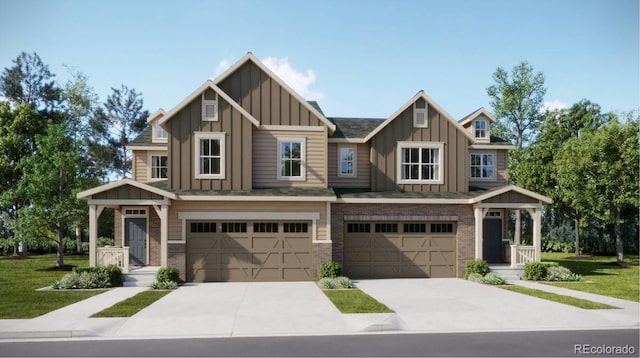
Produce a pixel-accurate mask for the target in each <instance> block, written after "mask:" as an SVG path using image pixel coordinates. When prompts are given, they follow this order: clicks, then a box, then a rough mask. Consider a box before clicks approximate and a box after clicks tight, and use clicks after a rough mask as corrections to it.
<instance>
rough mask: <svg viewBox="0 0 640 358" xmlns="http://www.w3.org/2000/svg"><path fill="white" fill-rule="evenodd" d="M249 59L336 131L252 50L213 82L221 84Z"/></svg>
mask: <svg viewBox="0 0 640 358" xmlns="http://www.w3.org/2000/svg"><path fill="white" fill-rule="evenodd" d="M249 61H250V62H252V63H253V64H255V65H256V66H258V68H259V69H260V70H262V71H263V72H264V73H266V74H267V75H268V76H269V77H271V78H272V79H273V80H274V81H276V83H278V84H279V85H280V86H281V87H282V88H284V89H285V90H286V91H287V92H289V93H290V94H291V95H292V96H293V97H294V98H295V99H296V100H298V101H299V102H300V103H301V104H302V105H303V106H304V107H305V108H306V109H308V110H309V111H311V112H312V113H313V114H314V115H316V116H317V117H318V118H320V120H321V121H322V123H324V124H325V125H326V126H327V128H328V129H329V134H333V132H335V130H336V126H335V125H334V124H333V123H331V121H329V120H328V119H327V117H325V116H324V113H322V112H321V111H319V110H318V108H316V106H314V105H312V104H311V103H309V102H307V101H306V100H305V99H304V98H302V97H301V96H300V95H299V94H298V93H297V92H296V91H294V90H293V89H292V88H291V87H289V85H287V84H286V83H285V82H284V81H283V80H282V79H281V78H280V77H278V76H277V75H276V74H275V73H273V72H272V71H271V70H270V69H269V68H268V67H267V66H265V65H264V64H263V63H262V62H260V60H258V59H257V58H256V57H255V56H254V55H253V54H252V53H251V52H248V53H247V54H246V55H244V56H243V57H242V58H241V59H240V60H238V61H237V62H236V63H234V64H233V65H232V66H231V67H229V68H228V69H227V70H226V71H224V72H223V73H221V74H220V75H219V76H218V77H216V78H215V79H214V80H213V83H215V84H216V85H218V84H220V83H221V82H222V81H224V80H225V79H226V78H227V77H229V76H230V75H231V74H232V73H234V72H236V71H237V70H238V69H239V68H240V67H242V66H243V65H244V64H245V63H247V62H249Z"/></svg>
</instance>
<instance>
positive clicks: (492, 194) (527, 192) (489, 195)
mask: <svg viewBox="0 0 640 358" xmlns="http://www.w3.org/2000/svg"><path fill="white" fill-rule="evenodd" d="M508 192H514V193H518V194H521V195H524V196H526V197H530V198H532V199H534V200H537V201H541V202H543V203H545V204H551V203H552V202H553V200H552V199H551V198H548V197H546V196H544V195H541V194H538V193H534V192H532V191H531V190H527V189H524V188H521V187H519V186H516V185H507V186H502V187H498V188H495V189H491V190H488V191H487V192H485V193H483V194H481V195H478V196H476V197H475V198H474V199H473V203H478V202H481V201H484V200H487V199H491V198H495V197H498V196H500V195H502V194H505V193H508Z"/></svg>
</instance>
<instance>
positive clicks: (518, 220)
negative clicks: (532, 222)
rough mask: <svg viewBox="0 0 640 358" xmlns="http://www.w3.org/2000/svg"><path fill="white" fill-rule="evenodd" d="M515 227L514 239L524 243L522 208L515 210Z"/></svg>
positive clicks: (518, 242)
mask: <svg viewBox="0 0 640 358" xmlns="http://www.w3.org/2000/svg"><path fill="white" fill-rule="evenodd" d="M515 215H516V217H515V227H514V230H513V239H514V242H516V243H517V244H518V245H522V213H521V212H520V210H519V209H518V210H516V212H515Z"/></svg>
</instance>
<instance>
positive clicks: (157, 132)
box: [151, 120, 167, 142]
mask: <svg viewBox="0 0 640 358" xmlns="http://www.w3.org/2000/svg"><path fill="white" fill-rule="evenodd" d="M151 134H152V136H151V138H152V142H166V141H167V131H165V130H164V128H162V127H160V121H159V120H156V121H155V122H153V126H152V127H151Z"/></svg>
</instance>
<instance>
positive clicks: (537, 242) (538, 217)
mask: <svg viewBox="0 0 640 358" xmlns="http://www.w3.org/2000/svg"><path fill="white" fill-rule="evenodd" d="M527 211H528V212H529V214H530V215H531V218H532V219H533V246H534V248H535V261H536V262H540V259H541V258H540V251H541V247H542V209H540V208H537V209H528V210H527Z"/></svg>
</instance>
